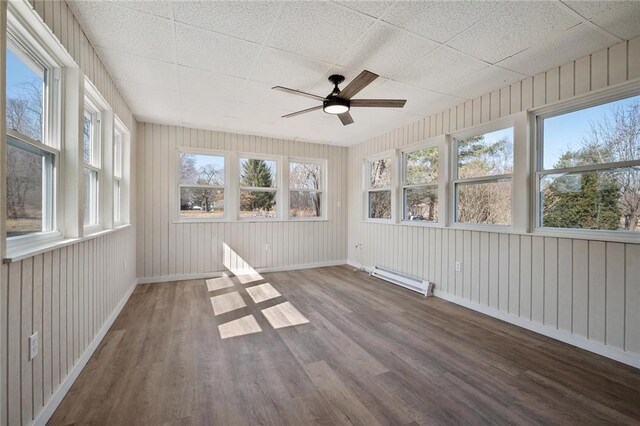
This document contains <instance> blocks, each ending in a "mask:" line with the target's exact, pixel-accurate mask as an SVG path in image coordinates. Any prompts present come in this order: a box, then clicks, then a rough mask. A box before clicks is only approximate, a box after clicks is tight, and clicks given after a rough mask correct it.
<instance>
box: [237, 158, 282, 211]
mask: <svg viewBox="0 0 640 426" xmlns="http://www.w3.org/2000/svg"><path fill="white" fill-rule="evenodd" d="M277 196H278V174H277V162H276V161H275V160H269V159H262V158H248V157H245V158H240V218H241V219H245V218H254V219H256V218H265V219H273V218H276V217H277V203H276V200H277Z"/></svg>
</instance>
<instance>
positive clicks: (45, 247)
mask: <svg viewBox="0 0 640 426" xmlns="http://www.w3.org/2000/svg"><path fill="white" fill-rule="evenodd" d="M130 226H131V225H130V224H126V225H121V226H118V227H117V228H113V229H104V230H101V231H98V232H94V233H93V234H91V235H85V236H84V237H82V238H60V239H57V240H53V241H46V242H42V243H35V244H31V245H25V246H22V247H19V248H16V249H10V250H8V251H7V255H6V257H5V258H4V259H3V263H13V262H18V261H21V260H24V259H28V258H30V257H33V256H37V255H39V254H42V253H46V252H48V251H53V250H57V249H59V248H62V247H66V246H70V245H72V244H76V243H79V242H82V241H87V240H91V239H93V238H97V237H101V236H104V235H108V234H111V233H114V232H118V231H121V230H123V229H126V228H129V227H130Z"/></svg>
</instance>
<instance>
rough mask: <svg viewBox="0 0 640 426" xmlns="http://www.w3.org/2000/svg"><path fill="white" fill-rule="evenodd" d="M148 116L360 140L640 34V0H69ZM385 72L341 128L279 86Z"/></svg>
mask: <svg viewBox="0 0 640 426" xmlns="http://www.w3.org/2000/svg"><path fill="white" fill-rule="evenodd" d="M69 3H70V5H71V7H72V9H73V12H74V14H75V15H76V17H77V18H78V20H79V21H80V23H81V25H82V26H83V28H84V29H85V32H86V33H87V36H88V37H89V38H90V40H91V41H92V43H93V44H94V45H95V46H96V48H97V50H98V54H99V55H100V57H101V58H102V60H103V61H104V63H105V65H106V67H107V69H108V70H109V72H110V74H111V75H112V77H113V78H114V79H115V81H116V84H117V85H118V87H119V89H120V90H121V92H122V93H123V95H124V96H125V98H126V100H127V102H128V104H129V106H130V107H131V109H132V111H133V113H134V115H135V116H136V118H137V119H138V120H143V121H150V122H157V123H166V124H176V125H184V126H189V127H197V128H204V129H214V130H225V131H231V132H238V133H249V134H257V135H266V136H272V137H278V138H287V139H297V140H305V141H311V142H324V143H331V144H338V145H353V144H356V143H359V142H362V141H363V140H366V139H368V138H370V137H373V136H376V135H379V134H380V133H383V132H385V131H388V130H390V129H392V128H395V127H398V126H400V125H403V124H406V123H409V122H413V121H415V120H417V119H419V118H421V117H423V116H425V115H428V114H432V113H434V112H437V111H440V110H442V109H444V108H447V107H450V106H453V105H456V104H458V103H460V102H462V101H464V100H467V99H473V98H475V97H478V96H480V95H482V94H485V93H487V92H490V91H492V90H495V89H497V88H500V87H503V86H505V85H507V84H510V83H512V82H515V81H518V80H520V79H522V78H525V77H526V76H531V75H534V74H536V73H538V72H541V71H544V70H546V69H548V68H550V67H552V66H556V65H560V64H563V63H566V62H568V61H570V60H572V59H577V58H579V57H581V56H584V55H586V54H589V53H592V52H595V51H597V50H600V49H602V48H605V47H608V46H611V45H614V44H616V43H618V42H620V41H621V40H625V39H631V38H633V37H636V36H638V35H640V2H638V1H628V2H615V1H598V2H590V1H564V2H560V1H544V2H542V1H540V2H536V1H531V2H526V1H525V2H523V1H513V2H510V1H495V2H494V1H467V2H462V1H461V2H449V1H442V2H436V1H431V2H403V1H396V2H394V1H340V2H327V1H323V2H299V1H296V2H274V1H271V2H266V1H262V2H258V1H251V2H246V1H229V2H221V1H209V2H192V1H148V0H144V1H111V2H106V1H100V2H97V1H80V0H75V1H70V2H69ZM363 69H368V70H370V71H372V72H375V73H376V74H379V75H380V78H378V79H377V80H376V81H375V82H374V83H372V84H371V85H370V86H369V87H368V88H366V89H365V90H363V91H362V92H360V93H359V94H358V95H357V96H356V98H367V97H370V98H402V99H407V104H406V106H405V108H404V109H402V110H392V109H368V108H364V109H354V110H352V116H353V118H354V120H355V123H354V124H352V125H349V126H342V124H341V123H340V121H339V120H338V119H337V117H333V116H329V115H327V114H325V113H323V112H322V111H316V112H312V113H309V114H305V115H301V116H297V117H294V118H289V119H284V118H281V115H283V114H286V113H290V112H293V111H297V110H300V109H304V108H309V107H312V106H315V105H317V102H315V101H314V100H312V99H307V98H303V97H297V96H293V95H290V94H286V93H280V92H275V91H272V90H271V87H272V86H274V85H281V86H286V87H291V88H295V89H299V90H304V91H309V92H311V93H315V94H319V95H323V96H324V95H326V94H328V93H329V92H330V91H331V88H332V87H331V85H330V83H329V82H328V81H327V80H326V78H327V77H328V76H329V75H330V74H335V73H339V74H343V75H344V76H345V77H346V78H347V80H346V82H347V83H348V82H349V81H350V80H351V79H352V78H354V77H355V76H356V75H357V74H358V73H359V72H360V71H362V70H363Z"/></svg>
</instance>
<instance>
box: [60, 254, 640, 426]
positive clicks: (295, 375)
mask: <svg viewBox="0 0 640 426" xmlns="http://www.w3.org/2000/svg"><path fill="white" fill-rule="evenodd" d="M256 278H259V277H256ZM262 278H263V279H262V280H257V281H253V282H249V283H244V284H241V283H240V282H239V280H238V278H237V277H234V278H228V279H224V278H223V279H219V280H214V281H210V282H209V283H208V284H209V285H207V283H205V281H204V280H197V281H185V282H179V283H175V282H171V283H164V284H149V285H140V286H138V287H137V288H136V290H135V292H134V293H133V295H132V297H131V299H130V300H129V302H128V303H127V305H126V306H125V308H124V309H123V311H122V313H121V314H120V316H119V317H118V319H117V320H116V322H115V323H114V325H113V327H112V328H111V330H110V331H109V332H108V334H107V335H106V337H105V338H104V340H103V341H102V343H101V344H100V346H99V348H98V349H97V350H96V352H95V354H94V355H93V357H92V358H91V360H90V361H89V363H88V364H87V366H86V367H85V369H84V371H83V372H82V373H81V375H80V376H79V378H78V379H77V381H76V382H75V384H74V385H73V387H72V388H71V390H70V392H69V393H68V394H67V396H66V397H65V399H64V400H63V401H62V403H61V405H60V407H59V408H58V410H57V411H56V412H55V414H54V415H53V417H52V418H51V420H50V424H53V425H59V424H88V423H91V424H105V425H128V424H136V425H163V424H166V425H177V424H199V425H203V424H207V425H236V424H238V425H242V424H269V425H270V424H273V425H285V424H288V425H309V424H322V425H334V424H361V425H375V424H403V425H418V424H429V425H434V424H464V425H470V424H492V425H494V424H527V425H529V424H562V425H568V424H581V425H587V424H606V423H610V424H639V423H640V370H637V369H634V368H631V367H628V366H625V365H623V364H619V363H617V362H614V361H611V360H608V359H606V358H603V357H600V356H598V355H594V354H591V353H589V352H586V351H583V350H580V349H576V348H574V347H571V346H569V345H566V344H563V343H560V342H557V341H554V340H552V339H548V338H545V337H543V336H539V335H537V334H534V333H531V332H528V331H526V330H523V329H520V328H518V327H515V326H512V325H510V324H507V323H504V322H501V321H498V320H495V319H493V318H490V317H487V316H484V315H482V314H479V313H476V312H473V311H470V310H467V309H465V308H462V307H459V306H456V305H454V304H451V303H448V302H445V301H443V300H440V299H436V298H429V299H425V298H423V297H421V296H419V295H417V294H414V293H411V292H409V291H406V290H404V289H401V288H399V287H396V286H393V285H391V284H387V283H384V282H382V281H378V280H375V279H372V278H370V277H368V276H367V275H366V274H365V273H354V272H352V271H351V269H350V268H348V267H330V268H321V269H312V270H305V271H293V272H281V273H270V274H264V275H263V276H262ZM267 282H268V283H270V284H271V286H272V287H273V288H271V287H270V286H263V287H261V288H258V289H254V290H253V291H251V292H247V288H249V287H253V286H256V285H258V284H264V283H267ZM274 289H275V290H276V291H275V292H274ZM209 290H212V291H209ZM234 292H235V293H236V294H231V293H234ZM278 293H279V294H280V295H278ZM229 294H231V295H229ZM222 295H224V297H218V298H216V299H213V301H212V300H211V298H215V297H217V296H222ZM238 296H239V297H238ZM252 296H253V297H254V298H256V300H262V299H265V298H267V300H262V301H260V302H259V303H255V302H254V301H253V299H252ZM269 297H271V298H269ZM286 302H289V303H286ZM242 305H246V306H244V307H242ZM269 308H271V309H269ZM214 309H215V313H217V315H216V314H215V313H214ZM263 310H264V312H263ZM267 318H268V319H267ZM305 321H308V322H305ZM291 322H293V323H298V325H293V326H289V327H282V328H278V329H275V328H274V327H273V326H272V324H274V325H275V326H276V327H281V326H283V325H285V324H287V323H291ZM219 326H221V327H220V329H219ZM258 329H260V331H258ZM221 333H222V334H223V335H224V336H225V337H226V338H224V339H222V338H221ZM242 333H251V334H242ZM233 335H236V336H235V337H229V336H233Z"/></svg>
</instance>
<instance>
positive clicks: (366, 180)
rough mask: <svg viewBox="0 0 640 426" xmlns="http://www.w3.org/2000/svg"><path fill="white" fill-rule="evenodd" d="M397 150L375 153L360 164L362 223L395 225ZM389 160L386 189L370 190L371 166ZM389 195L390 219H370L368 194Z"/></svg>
mask: <svg viewBox="0 0 640 426" xmlns="http://www.w3.org/2000/svg"><path fill="white" fill-rule="evenodd" d="M397 157H398V150H395V149H393V150H388V151H383V152H380V153H377V154H375V155H372V156H369V157H366V158H365V159H364V161H363V162H362V181H363V185H362V188H363V201H364V204H363V206H364V209H363V221H364V222H371V223H396V222H397V213H396V206H397V200H396V197H397V192H398V191H397V185H398V182H397V181H398V176H397V170H398V168H397V162H398V159H397ZM385 159H389V174H390V182H389V186H388V187H384V188H371V165H372V164H373V163H374V162H376V161H379V160H385ZM387 191H389V192H390V193H391V217H390V218H388V219H387V218H372V217H370V214H371V212H370V210H369V194H370V193H371V192H387Z"/></svg>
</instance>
